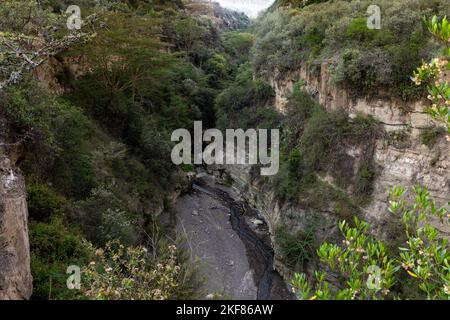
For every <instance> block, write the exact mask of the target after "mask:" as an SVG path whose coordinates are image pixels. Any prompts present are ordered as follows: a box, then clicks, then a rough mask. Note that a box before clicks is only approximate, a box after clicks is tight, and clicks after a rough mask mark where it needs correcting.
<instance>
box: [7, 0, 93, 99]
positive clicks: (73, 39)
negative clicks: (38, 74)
mask: <svg viewBox="0 0 450 320" xmlns="http://www.w3.org/2000/svg"><path fill="white" fill-rule="evenodd" d="M93 18H94V17H93V16H90V17H87V18H86V20H85V25H88V23H89V22H90V21H92V19H93ZM66 20H67V16H65V15H61V14H55V13H53V12H51V11H50V9H48V8H45V7H44V6H43V5H41V3H40V1H36V0H27V1H18V0H6V1H3V2H2V5H1V7H0V91H1V90H3V89H4V88H5V87H7V86H9V85H11V84H15V83H18V82H19V81H20V79H21V78H22V77H23V76H24V74H26V73H28V72H30V71H32V70H33V69H36V68H37V67H38V66H40V65H41V64H42V63H44V62H45V61H46V60H47V59H48V57H50V56H53V55H55V54H57V53H59V52H61V51H63V50H65V49H67V48H69V47H71V46H72V45H74V44H75V43H79V42H81V41H87V40H89V39H90V38H92V37H93V36H94V35H95V33H93V32H84V31H78V30H74V31H70V30H67V29H66V30H64V28H65V23H66Z"/></svg>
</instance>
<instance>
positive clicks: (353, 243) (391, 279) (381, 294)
mask: <svg viewBox="0 0 450 320" xmlns="http://www.w3.org/2000/svg"><path fill="white" fill-rule="evenodd" d="M411 198H412V199H413V200H410V199H411ZM389 211H390V212H391V213H392V214H393V215H394V220H396V221H401V223H402V224H403V232H404V234H403V236H405V238H404V243H402V244H401V245H400V247H398V248H396V250H394V251H391V250H389V249H388V247H387V245H386V244H385V243H384V242H383V241H380V240H378V239H376V238H375V237H374V236H373V235H371V233H372V232H371V230H370V225H369V224H368V223H366V222H364V221H361V220H359V219H357V218H355V223H354V226H351V225H349V224H348V223H347V222H345V221H342V222H341V223H340V224H339V227H340V230H341V233H342V236H343V237H344V240H343V241H342V243H339V244H334V243H328V242H324V243H323V244H322V245H321V246H320V248H319V249H318V250H317V255H318V257H319V259H320V261H321V263H322V264H323V266H324V267H323V268H321V269H319V270H316V271H315V272H314V277H315V279H314V280H313V281H311V279H310V282H309V281H308V279H307V277H306V275H305V274H296V275H295V277H294V279H293V281H292V286H293V287H294V290H295V291H296V292H297V295H298V297H299V298H300V299H312V300H314V299H324V300H330V299H337V300H342V299H345V300H355V299H358V300H365V299H367V300H375V299H376V300H380V299H429V300H430V299H431V300H440V299H442V300H448V299H449V297H450V272H449V268H448V266H449V265H448V261H449V259H450V252H449V246H448V244H449V243H448V239H447V238H446V237H445V236H443V234H442V233H441V232H439V230H438V229H436V228H435V227H433V226H432V224H435V223H436V221H440V223H441V224H442V225H444V226H446V225H448V223H449V222H450V219H449V217H450V216H449V213H448V212H449V211H448V208H446V207H442V208H440V207H438V206H437V205H436V203H435V202H434V201H433V200H431V199H430V195H429V192H428V190H426V189H425V188H423V187H420V186H417V187H414V188H413V189H412V194H411V195H407V194H406V189H405V188H403V187H394V188H392V189H391V190H390V201H389ZM311 284H312V285H311Z"/></svg>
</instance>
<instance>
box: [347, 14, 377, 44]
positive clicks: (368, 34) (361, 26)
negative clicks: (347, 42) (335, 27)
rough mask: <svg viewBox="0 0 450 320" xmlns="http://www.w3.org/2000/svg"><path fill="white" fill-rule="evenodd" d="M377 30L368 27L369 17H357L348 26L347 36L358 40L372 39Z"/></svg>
mask: <svg viewBox="0 0 450 320" xmlns="http://www.w3.org/2000/svg"><path fill="white" fill-rule="evenodd" d="M376 33H377V30H375V29H369V28H368V27H367V18H355V19H353V20H352V23H351V24H350V26H349V27H348V28H347V31H346V33H345V34H346V36H347V37H348V38H349V39H351V40H353V41H358V42H367V41H372V40H373V39H374V38H375V34H376Z"/></svg>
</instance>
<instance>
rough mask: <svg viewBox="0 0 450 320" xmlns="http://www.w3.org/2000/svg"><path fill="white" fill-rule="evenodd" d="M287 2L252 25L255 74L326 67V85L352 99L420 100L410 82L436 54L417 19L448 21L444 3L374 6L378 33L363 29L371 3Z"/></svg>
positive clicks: (419, 90)
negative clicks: (378, 16) (347, 92)
mask: <svg viewBox="0 0 450 320" xmlns="http://www.w3.org/2000/svg"><path fill="white" fill-rule="evenodd" d="M282 2H283V1H280V3H279V4H280V5H282V4H283V3H282ZM286 2H289V3H290V5H291V6H290V7H289V8H286V9H284V7H283V6H282V7H281V9H279V8H278V7H277V9H276V10H275V9H274V10H272V11H271V12H269V13H267V14H265V16H264V17H263V18H262V19H260V20H258V22H257V23H256V26H255V34H256V39H257V41H256V46H255V50H254V55H253V58H252V64H253V68H254V71H255V72H257V73H258V74H261V75H263V76H264V75H265V76H268V75H273V74H274V71H275V70H277V71H278V74H279V76H283V75H284V74H285V73H286V72H289V71H295V70H297V69H299V68H300V66H301V65H304V66H308V68H309V69H310V70H311V71H312V72H314V70H317V69H318V68H319V67H320V66H321V65H322V64H326V65H327V66H328V69H329V70H330V77H331V80H332V81H333V82H334V83H335V84H337V85H340V86H343V87H346V88H349V89H350V90H351V91H352V92H353V93H354V94H358V95H361V94H381V93H386V92H389V94H391V95H393V96H397V97H400V98H402V99H410V98H417V97H419V96H421V95H422V94H423V87H415V86H414V85H413V84H412V83H411V82H410V80H409V75H410V74H411V73H412V71H413V70H414V69H415V68H416V66H417V65H419V64H420V63H421V61H422V59H425V60H429V58H430V57H431V56H432V52H433V48H435V46H434V45H433V43H431V42H430V41H429V37H428V35H427V30H426V28H425V27H424V25H423V23H422V17H423V16H427V17H429V16H432V15H433V14H436V15H438V16H439V17H441V18H442V17H443V16H445V15H449V14H450V4H449V3H448V1H445V0H433V1H430V0H419V1H415V0H402V1H391V0H386V1H378V2H377V5H378V6H380V8H381V17H382V29H381V30H376V29H373V30H371V29H368V27H367V24H366V21H367V14H366V11H367V8H368V6H369V5H371V4H373V3H372V2H371V1H344V0H337V1H297V2H296V1H286ZM319 70H320V69H319Z"/></svg>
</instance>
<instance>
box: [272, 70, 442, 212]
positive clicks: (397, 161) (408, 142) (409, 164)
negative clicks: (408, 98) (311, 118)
mask: <svg viewBox="0 0 450 320" xmlns="http://www.w3.org/2000/svg"><path fill="white" fill-rule="evenodd" d="M299 80H303V81H304V83H305V89H306V90H307V92H309V94H310V95H311V96H313V97H314V98H316V99H317V100H318V102H319V103H320V104H321V105H323V106H324V107H325V108H326V109H328V110H334V109H339V108H341V109H344V110H346V111H347V112H348V114H349V116H350V117H354V116H355V115H356V114H363V115H371V116H373V117H374V118H375V119H376V120H377V121H378V122H380V124H381V125H382V126H383V128H384V130H385V132H386V135H385V136H384V137H383V138H382V139H379V140H378V141H377V144H376V148H375V153H374V160H375V163H376V164H377V167H378V173H377V180H376V183H375V190H374V201H373V203H372V205H371V206H369V207H368V208H367V210H366V211H367V213H368V214H369V215H370V216H371V217H375V218H376V219H377V220H379V219H378V218H380V216H382V214H383V212H385V208H386V203H385V202H386V201H385V200H386V199H385V198H386V197H385V194H386V189H387V188H388V187H391V186H393V185H396V184H401V185H405V186H412V185H415V184H421V185H424V186H426V187H427V188H428V189H429V190H430V193H431V195H432V196H433V197H434V198H435V199H436V200H437V201H440V202H441V203H446V201H448V198H449V194H450V159H449V155H450V144H449V143H448V142H447V141H446V139H445V137H441V139H439V141H438V142H437V143H436V144H435V145H434V146H433V147H432V149H431V150H430V149H429V148H428V147H426V146H425V145H423V144H422V143H421V141H420V134H421V133H422V132H423V130H424V129H426V128H428V127H430V126H433V125H439V124H436V123H434V122H433V120H432V119H431V118H430V117H429V116H428V115H427V114H426V113H425V112H424V110H425V108H426V106H427V102H426V101H416V102H404V101H399V100H396V99H393V98H390V97H389V96H387V95H386V96H383V95H382V94H380V97H378V98H368V97H353V96H352V95H351V94H350V92H349V91H348V90H345V89H342V88H338V87H336V86H334V85H332V84H330V77H329V70H328V66H327V64H326V63H323V64H322V65H321V66H320V68H319V70H316V71H315V72H312V71H310V70H309V69H308V68H307V67H306V66H304V67H302V68H301V69H300V70H298V71H297V72H293V73H290V74H288V75H287V76H284V77H283V78H280V76H279V75H277V74H275V75H274V77H271V79H270V83H271V85H272V87H273V88H274V90H275V93H276V101H275V103H276V108H277V110H278V111H280V112H284V106H285V104H286V96H287V95H288V94H289V93H290V92H291V91H292V88H293V86H294V84H295V83H296V82H298V81H299ZM399 137H401V139H400V138H399ZM348 153H349V155H350V156H351V157H355V152H354V150H348Z"/></svg>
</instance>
